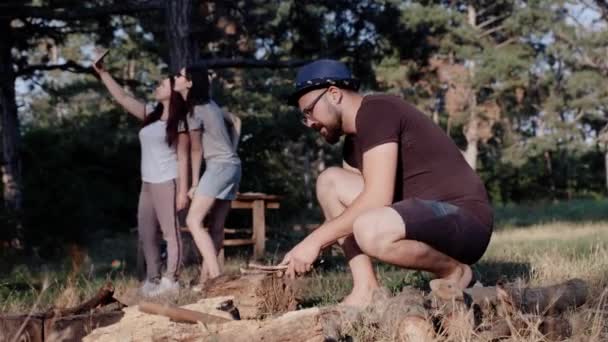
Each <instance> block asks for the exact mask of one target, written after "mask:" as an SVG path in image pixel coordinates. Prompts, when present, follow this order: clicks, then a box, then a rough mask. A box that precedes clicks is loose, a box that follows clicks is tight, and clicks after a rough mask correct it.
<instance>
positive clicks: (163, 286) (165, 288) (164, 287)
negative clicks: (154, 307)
mask: <svg viewBox="0 0 608 342" xmlns="http://www.w3.org/2000/svg"><path fill="white" fill-rule="evenodd" d="M177 292H179V283H178V282H176V281H175V280H172V279H169V278H167V277H163V278H162V279H161V280H160V283H159V284H158V286H157V287H156V288H155V289H154V290H153V291H152V292H151V296H154V297H155V296H160V295H163V294H168V293H177Z"/></svg>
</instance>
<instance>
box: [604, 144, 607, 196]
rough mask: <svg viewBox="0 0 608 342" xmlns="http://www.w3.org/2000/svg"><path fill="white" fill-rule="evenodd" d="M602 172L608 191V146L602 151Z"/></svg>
mask: <svg viewBox="0 0 608 342" xmlns="http://www.w3.org/2000/svg"><path fill="white" fill-rule="evenodd" d="M604 173H605V174H606V191H608V148H606V150H605V151H604Z"/></svg>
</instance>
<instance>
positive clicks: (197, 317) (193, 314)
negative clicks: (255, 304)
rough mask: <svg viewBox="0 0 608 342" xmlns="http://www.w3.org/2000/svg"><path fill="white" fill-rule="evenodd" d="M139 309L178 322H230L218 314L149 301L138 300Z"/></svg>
mask: <svg viewBox="0 0 608 342" xmlns="http://www.w3.org/2000/svg"><path fill="white" fill-rule="evenodd" d="M139 311H141V312H145V313H148V314H153V315H161V316H166V317H169V318H170V319H171V320H172V321H175V322H180V323H198V322H201V323H204V324H218V323H220V324H221V323H226V322H230V321H231V320H230V319H227V318H225V317H220V316H214V315H210V314H206V313H203V312H198V311H194V310H188V309H182V308H178V307H171V306H168V305H161V304H156V303H150V302H140V303H139Z"/></svg>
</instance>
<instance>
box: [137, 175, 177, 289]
mask: <svg viewBox="0 0 608 342" xmlns="http://www.w3.org/2000/svg"><path fill="white" fill-rule="evenodd" d="M176 193H177V184H176V181H175V179H173V180H170V181H166V182H163V183H147V182H142V185H141V193H140V194H139V206H138V210H137V230H138V232H139V240H140V243H141V244H142V248H143V251H144V258H145V260H146V278H147V279H148V280H151V281H157V280H158V279H160V275H161V260H160V236H159V230H158V226H159V225H160V230H161V231H162V235H163V239H164V240H165V241H166V242H167V272H166V274H165V276H166V277H168V278H170V279H174V280H177V277H178V276H179V269H180V266H181V259H182V238H181V234H180V230H179V224H178V221H177V210H176V208H175V196H176Z"/></svg>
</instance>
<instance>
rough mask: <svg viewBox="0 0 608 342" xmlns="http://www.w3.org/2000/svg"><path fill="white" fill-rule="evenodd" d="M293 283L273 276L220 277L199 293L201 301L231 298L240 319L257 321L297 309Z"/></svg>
mask: <svg viewBox="0 0 608 342" xmlns="http://www.w3.org/2000/svg"><path fill="white" fill-rule="evenodd" d="M295 284H296V283H295V282H293V281H290V280H289V279H287V278H285V277H279V276H277V275H276V274H272V273H271V274H251V275H243V276H221V277H218V278H216V279H213V280H210V281H209V282H208V283H207V284H206V285H205V288H204V289H203V296H204V297H205V298H212V297H222V296H231V297H234V305H235V306H236V307H237V308H238V310H239V313H240V317H241V318H242V319H260V318H264V317H267V316H269V315H276V314H280V313H284V312H287V311H293V310H295V309H296V307H297V305H298V299H297V297H298V291H297V286H296V285H295Z"/></svg>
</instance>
